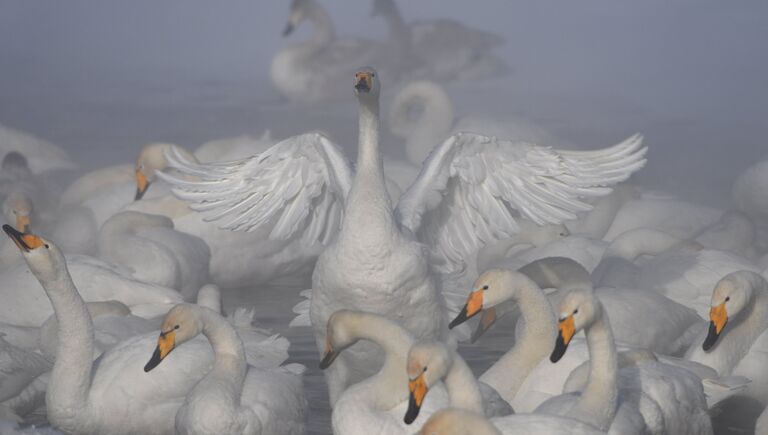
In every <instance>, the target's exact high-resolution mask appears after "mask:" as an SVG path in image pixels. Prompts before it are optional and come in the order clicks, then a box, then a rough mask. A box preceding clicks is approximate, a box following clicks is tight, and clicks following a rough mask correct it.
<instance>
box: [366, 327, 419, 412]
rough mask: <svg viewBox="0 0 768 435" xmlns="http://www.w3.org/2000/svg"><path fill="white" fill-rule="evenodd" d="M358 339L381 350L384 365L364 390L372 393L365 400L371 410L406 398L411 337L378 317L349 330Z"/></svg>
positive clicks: (393, 404) (394, 403) (397, 402)
mask: <svg viewBox="0 0 768 435" xmlns="http://www.w3.org/2000/svg"><path fill="white" fill-rule="evenodd" d="M353 333H354V334H355V336H357V337H358V338H360V339H364V340H369V341H371V342H373V343H375V344H377V345H378V346H380V347H381V348H382V349H383V350H384V364H383V366H382V368H381V369H380V370H379V372H378V373H377V374H375V375H373V376H372V377H371V378H369V380H368V381H367V382H368V384H367V386H366V389H367V390H368V391H372V392H374V394H371V395H370V396H369V397H373V398H374V400H375V407H376V408H378V409H381V410H388V409H391V408H393V407H395V406H397V405H398V404H399V403H401V402H403V401H404V400H406V399H407V398H408V388H407V385H408V374H407V372H406V371H405V370H404V369H403V368H404V367H406V365H407V361H408V351H409V350H410V348H411V346H412V345H413V338H412V337H411V335H410V334H409V333H408V332H407V331H406V330H405V329H403V328H401V327H400V326H399V325H396V324H394V323H392V322H391V321H388V320H385V319H381V318H378V317H368V318H366V320H365V322H361V323H360V326H358V327H357V328H355V330H354V331H353Z"/></svg>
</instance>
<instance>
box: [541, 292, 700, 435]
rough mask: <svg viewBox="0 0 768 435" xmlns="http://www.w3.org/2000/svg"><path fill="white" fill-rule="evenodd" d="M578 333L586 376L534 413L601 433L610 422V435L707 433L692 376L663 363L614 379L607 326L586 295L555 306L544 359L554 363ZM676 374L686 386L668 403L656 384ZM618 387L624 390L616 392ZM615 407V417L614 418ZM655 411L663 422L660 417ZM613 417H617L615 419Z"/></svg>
mask: <svg viewBox="0 0 768 435" xmlns="http://www.w3.org/2000/svg"><path fill="white" fill-rule="evenodd" d="M581 330H584V332H585V335H586V339H587V343H588V347H589V353H590V369H589V376H588V378H587V381H586V383H585V384H584V386H583V390H582V391H581V392H580V393H570V394H569V393H566V394H564V395H562V396H558V397H553V398H551V399H549V400H547V401H546V402H544V403H542V404H541V405H540V406H539V407H538V408H537V412H545V413H556V414H563V415H568V416H571V417H574V418H577V419H579V420H581V421H584V422H587V423H590V424H592V425H595V426H597V427H598V428H601V429H603V430H605V429H607V428H608V427H609V426H610V425H611V423H612V421H613V422H614V426H616V425H617V424H618V425H619V426H618V427H619V428H621V429H618V431H617V432H616V433H626V431H631V432H644V431H646V430H649V429H651V430H653V432H656V433H658V432H661V433H690V434H704V433H712V426H711V421H710V419H709V415H708V414H707V404H706V400H705V398H704V389H703V387H702V385H701V381H700V379H699V378H698V377H696V376H695V375H694V374H693V373H690V372H687V371H685V370H681V369H676V368H673V367H669V366H664V365H663V364H657V365H656V366H654V367H653V368H652V369H647V370H646V371H645V372H643V371H642V370H639V369H638V367H641V366H642V365H641V364H637V365H633V366H629V367H627V368H625V369H623V371H625V370H634V372H631V373H627V372H624V373H622V376H621V377H620V376H619V371H618V361H617V353H616V346H615V344H614V340H613V333H612V331H611V325H610V322H609V320H608V318H607V315H606V313H605V310H604V309H603V307H602V304H601V303H600V302H599V300H598V299H597V298H596V297H595V296H594V293H593V292H591V291H589V290H585V289H577V290H572V291H570V292H569V293H568V294H567V295H566V296H565V298H564V299H563V301H562V303H561V304H560V308H559V310H558V336H557V340H556V342H555V348H554V350H553V351H552V354H551V355H550V360H551V361H552V362H553V363H557V362H558V361H559V360H560V358H561V357H562V356H563V354H565V352H566V350H567V348H568V345H569V343H570V341H571V339H572V338H573V335H574V334H575V333H576V332H579V331H581ZM638 372H639V373H638ZM681 375H685V376H687V377H688V378H689V379H690V381H691V382H690V383H681V385H680V390H681V391H678V390H677V389H676V388H673V389H672V391H671V393H672V397H673V398H672V399H671V400H670V397H669V393H670V392H669V391H664V392H663V394H665V395H660V394H658V392H657V391H655V390H658V389H659V385H661V386H662V388H663V387H664V386H666V384H667V383H669V382H670V380H669V379H675V377H679V376H681ZM620 378H621V379H623V381H624V382H622V383H621V384H623V385H621V384H619V379H620ZM654 378H655V379H654ZM659 378H662V379H659ZM654 380H655V381H656V382H655V383H654V382H653V381H654ZM620 385H621V386H623V387H624V388H623V389H621V390H620V389H619V386H620ZM654 387H655V389H654ZM628 389H631V390H633V391H632V393H634V394H631V393H630V394H626V393H624V392H625V391H627V390H628ZM667 390H669V389H667ZM654 402H655V403H654ZM648 405H653V406H652V407H649V406H648ZM675 406H677V407H678V408H682V412H677V409H675ZM617 407H618V410H619V413H618V414H615V413H616V411H617ZM649 408H650V409H649ZM667 408H673V409H667ZM649 411H652V412H651V413H649ZM660 412H661V413H663V418H660V416H659V413H660ZM632 413H635V414H638V413H639V414H641V415H640V418H639V419H633V418H632V415H631V414H632ZM614 416H616V420H614ZM619 416H621V417H622V418H621V419H619ZM638 423H639V424H638ZM627 425H630V426H629V427H627ZM659 426H661V427H659ZM662 428H663V429H662Z"/></svg>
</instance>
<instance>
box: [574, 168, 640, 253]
mask: <svg viewBox="0 0 768 435" xmlns="http://www.w3.org/2000/svg"><path fill="white" fill-rule="evenodd" d="M640 197H641V193H640V189H639V188H637V187H636V186H634V185H632V184H630V183H629V182H626V183H620V184H619V185H617V186H616V187H614V188H613V192H611V193H610V195H606V196H604V197H602V198H598V199H597V200H595V201H594V202H593V204H592V206H593V208H592V210H591V211H589V212H587V213H586V214H584V216H581V217H580V218H579V219H576V220H574V221H570V222H568V224H567V225H566V226H567V227H568V231H569V232H570V233H571V234H573V235H578V236H585V237H588V238H592V239H596V240H603V238H604V237H605V235H606V234H607V233H608V231H609V230H610V229H611V226H612V225H613V221H614V220H615V219H616V215H617V214H618V213H619V211H621V209H622V207H624V205H625V204H626V203H628V202H629V201H632V200H636V199H640Z"/></svg>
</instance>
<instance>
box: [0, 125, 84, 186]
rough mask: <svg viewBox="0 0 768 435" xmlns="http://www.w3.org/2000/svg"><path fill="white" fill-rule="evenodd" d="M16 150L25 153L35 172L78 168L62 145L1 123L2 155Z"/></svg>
mask: <svg viewBox="0 0 768 435" xmlns="http://www.w3.org/2000/svg"><path fill="white" fill-rule="evenodd" d="M12 151H16V152H18V153H20V154H21V155H23V156H24V157H25V158H26V160H27V162H28V163H29V168H30V170H31V171H32V173H34V174H42V173H44V172H48V171H60V170H72V169H77V164H75V162H74V161H73V160H72V158H70V156H69V154H67V152H66V151H64V150H63V149H62V148H61V147H59V146H57V145H54V144H52V143H51V142H48V141H46V140H44V139H40V138H39V137H36V136H33V135H31V134H29V133H25V132H22V131H20V130H16V129H14V128H11V127H7V126H4V125H0V155H5V154H7V153H9V152H12Z"/></svg>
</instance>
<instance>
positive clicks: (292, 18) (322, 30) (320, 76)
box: [270, 0, 398, 103]
mask: <svg viewBox="0 0 768 435" xmlns="http://www.w3.org/2000/svg"><path fill="white" fill-rule="evenodd" d="M304 21H309V22H311V23H312V26H313V29H312V32H313V33H312V36H311V37H310V38H309V39H307V40H306V41H304V42H300V43H298V44H294V45H291V46H288V47H285V48H283V49H282V50H280V52H278V53H277V54H276V55H275V56H274V58H273V59H272V65H271V67H270V77H271V79H272V84H273V85H274V86H275V87H276V88H277V90H278V91H280V93H282V94H283V95H284V96H286V97H287V98H288V99H289V100H292V101H299V102H305V103H306V102H317V101H321V100H327V99H335V98H345V97H347V96H348V95H349V82H348V81H347V79H346V78H347V77H349V76H351V75H352V73H354V72H355V70H356V69H357V68H359V67H360V65H384V66H383V67H382V70H384V69H393V68H387V66H390V67H391V66H393V65H391V63H392V62H388V61H387V60H386V59H383V56H384V55H385V54H386V50H385V47H384V45H383V44H381V43H379V42H376V41H373V40H369V39H361V38H352V37H344V38H339V37H337V36H336V30H335V28H334V26H333V22H332V21H331V17H330V16H329V15H328V13H327V12H326V11H325V8H323V7H322V5H321V4H320V3H318V2H317V1H316V0H292V1H291V7H290V15H289V16H288V23H287V24H286V26H285V30H284V31H283V35H284V36H288V35H290V34H291V33H292V32H293V31H294V30H295V29H296V28H297V27H298V26H299V25H301V23H302V22H304ZM397 74H398V73H397V72H396V71H389V75H388V77H389V78H390V79H394V78H395V77H396V75H397Z"/></svg>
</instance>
